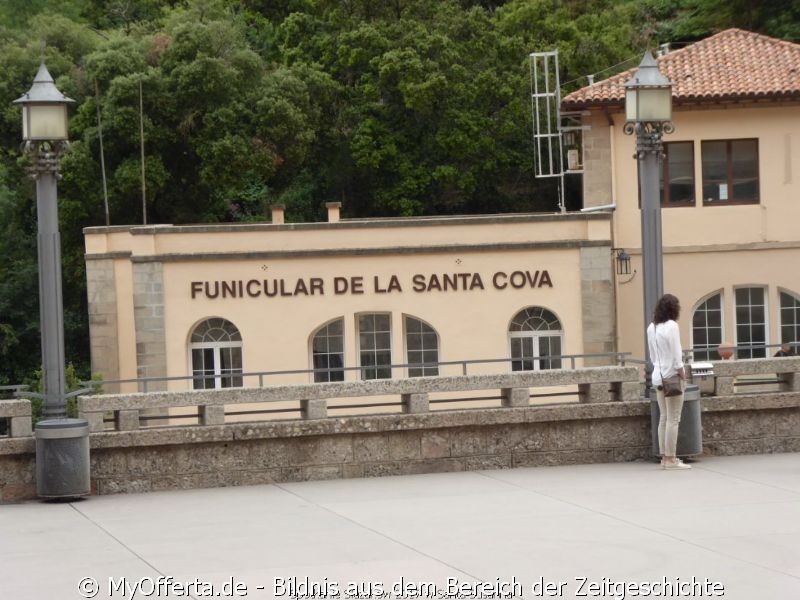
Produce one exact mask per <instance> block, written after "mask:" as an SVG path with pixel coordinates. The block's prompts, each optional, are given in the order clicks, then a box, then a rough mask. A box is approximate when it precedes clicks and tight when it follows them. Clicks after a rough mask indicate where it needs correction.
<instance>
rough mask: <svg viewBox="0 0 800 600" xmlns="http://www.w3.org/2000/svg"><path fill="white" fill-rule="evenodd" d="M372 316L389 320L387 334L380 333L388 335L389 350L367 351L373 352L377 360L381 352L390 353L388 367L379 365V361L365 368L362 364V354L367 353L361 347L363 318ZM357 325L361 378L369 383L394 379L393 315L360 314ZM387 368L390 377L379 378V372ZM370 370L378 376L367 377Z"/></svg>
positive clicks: (376, 349) (379, 313)
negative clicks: (366, 373)
mask: <svg viewBox="0 0 800 600" xmlns="http://www.w3.org/2000/svg"><path fill="white" fill-rule="evenodd" d="M370 316H372V317H378V316H381V317H383V316H385V317H387V318H388V320H389V329H388V331H386V332H383V331H381V332H380V333H388V335H389V347H388V348H380V349H378V348H372V349H370V350H367V351H369V352H372V353H373V355H374V356H375V357H376V358H377V355H378V353H379V352H386V351H388V352H389V363H388V364H386V365H384V364H383V363H381V364H380V365H379V364H378V363H377V360H376V362H375V364H374V365H367V366H364V365H363V364H362V363H361V358H362V352H364V351H365V350H364V349H363V348H362V347H361V319H362V317H370ZM355 325H356V340H357V344H356V345H357V353H358V354H357V356H358V368H359V369H360V370H361V372H360V378H361V379H362V380H367V381H371V380H374V379H391V378H392V374H393V369H392V356H393V354H392V330H393V327H392V313H390V312H385V311H376V312H363V313H358V314H356V315H355ZM373 333H374V332H373ZM386 368H388V369H389V376H388V377H378V376H377V375H378V371H379V370H380V369H386ZM369 369H373V370H375V375H376V376H375V377H366V375H365V372H366V371H367V370H369Z"/></svg>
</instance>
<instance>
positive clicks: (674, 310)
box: [653, 294, 681, 325]
mask: <svg viewBox="0 0 800 600" xmlns="http://www.w3.org/2000/svg"><path fill="white" fill-rule="evenodd" d="M680 314H681V303H680V300H678V298H676V297H675V296H673V295H672V294H664V295H663V296H661V298H659V299H658V302H656V308H655V310H654V311H653V323H655V324H656V325H658V324H659V323H666V322H667V321H669V320H673V321H677V320H678V315H680Z"/></svg>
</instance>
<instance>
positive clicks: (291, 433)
mask: <svg viewBox="0 0 800 600" xmlns="http://www.w3.org/2000/svg"><path fill="white" fill-rule="evenodd" d="M702 402H703V437H704V451H705V452H706V453H708V454H720V455H729V454H751V453H772V452H797V451H800V394H798V393H793V392H787V393H774V394H758V395H752V396H745V395H740V396H736V397H733V396H731V397H713V398H704V399H703V400H702ZM650 436H651V432H650V416H649V403H646V402H642V401H634V402H606V403H597V404H579V405H578V404H576V405H560V406H530V407H523V408H501V409H480V410H462V411H447V412H444V411H442V412H436V413H423V414H397V415H380V416H357V417H347V418H336V419H319V420H307V421H300V420H298V421H283V422H262V423H242V424H229V425H214V426H194V427H174V428H164V429H141V430H136V431H128V432H104V433H93V434H92V435H91V448H92V450H91V472H92V487H93V491H94V493H97V494H112V493H120V492H145V491H155V490H169V489H193V488H208V487H219V486H232V485H251V484H260V483H275V482H286V481H304V480H313V479H335V478H345V477H373V476H383V475H402V474H410V473H433V472H443V471H465V470H474V469H497V468H512V467H529V466H542V465H564V464H578V463H581V464H583V463H599V462H622V461H631V460H643V459H648V458H649V457H650V444H651V437H650ZM34 473H35V459H34V442H33V439H32V438H14V439H2V440H0V502H14V501H18V500H23V499H27V498H33V497H35V494H36V487H35V480H34Z"/></svg>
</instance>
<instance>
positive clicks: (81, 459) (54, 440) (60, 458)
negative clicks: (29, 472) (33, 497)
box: [35, 419, 91, 499]
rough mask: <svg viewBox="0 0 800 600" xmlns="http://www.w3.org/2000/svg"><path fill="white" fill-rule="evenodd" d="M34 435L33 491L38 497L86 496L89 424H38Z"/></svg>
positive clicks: (73, 421)
mask: <svg viewBox="0 0 800 600" xmlns="http://www.w3.org/2000/svg"><path fill="white" fill-rule="evenodd" d="M35 433H36V492H37V494H38V496H39V497H40V498H65V499H66V498H77V497H80V496H88V495H89V493H90V491H91V490H90V483H89V422H88V421H87V420H86V419H49V420H47V421H39V422H38V423H37V424H36V427H35Z"/></svg>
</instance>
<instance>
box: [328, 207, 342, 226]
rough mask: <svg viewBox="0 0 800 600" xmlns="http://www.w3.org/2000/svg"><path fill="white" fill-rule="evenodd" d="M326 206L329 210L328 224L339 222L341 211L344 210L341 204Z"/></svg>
mask: <svg viewBox="0 0 800 600" xmlns="http://www.w3.org/2000/svg"><path fill="white" fill-rule="evenodd" d="M325 206H326V207H327V209H328V223H338V222H339V209H340V208H342V203H341V202H326V203H325Z"/></svg>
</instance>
